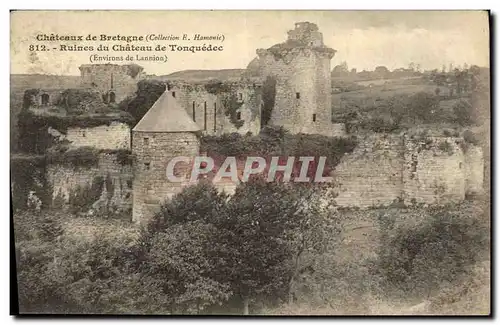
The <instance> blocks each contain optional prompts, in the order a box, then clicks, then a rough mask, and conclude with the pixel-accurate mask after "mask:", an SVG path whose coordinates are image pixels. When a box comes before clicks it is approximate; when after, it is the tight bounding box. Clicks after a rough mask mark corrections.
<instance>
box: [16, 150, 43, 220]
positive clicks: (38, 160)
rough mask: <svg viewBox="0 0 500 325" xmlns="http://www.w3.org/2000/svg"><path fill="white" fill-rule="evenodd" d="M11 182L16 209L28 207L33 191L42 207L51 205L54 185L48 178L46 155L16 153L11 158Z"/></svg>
mask: <svg viewBox="0 0 500 325" xmlns="http://www.w3.org/2000/svg"><path fill="white" fill-rule="evenodd" d="M10 162H11V164H10V183H11V191H12V192H11V193H12V195H11V197H12V206H13V208H14V210H17V209H21V210H23V209H26V208H27V207H28V205H27V203H28V197H29V195H30V192H33V194H34V195H35V196H37V197H38V198H39V199H40V200H41V202H42V207H43V208H45V207H49V206H50V205H51V200H52V187H51V185H50V184H49V182H48V181H47V179H46V176H45V175H46V168H47V161H46V159H45V157H44V156H34V155H14V156H12V157H11V160H10Z"/></svg>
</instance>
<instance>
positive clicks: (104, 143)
mask: <svg viewBox="0 0 500 325" xmlns="http://www.w3.org/2000/svg"><path fill="white" fill-rule="evenodd" d="M130 135H131V132H130V126H129V125H128V124H125V123H120V122H111V124H110V125H100V126H96V127H92V128H81V127H70V128H68V130H67V133H66V135H65V136H63V137H62V138H63V139H66V140H68V141H70V142H71V145H72V146H76V147H84V146H91V147H94V148H97V149H130Z"/></svg>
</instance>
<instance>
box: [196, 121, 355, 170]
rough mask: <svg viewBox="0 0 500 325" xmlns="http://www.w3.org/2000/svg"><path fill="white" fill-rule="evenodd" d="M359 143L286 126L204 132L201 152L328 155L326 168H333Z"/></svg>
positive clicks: (224, 154) (234, 154)
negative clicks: (296, 131)
mask: <svg viewBox="0 0 500 325" xmlns="http://www.w3.org/2000/svg"><path fill="white" fill-rule="evenodd" d="M356 145H357V141H356V139H355V138H331V137H327V136H321V135H313V134H290V133H288V132H287V131H286V130H284V129H283V128H275V127H266V128H264V129H263V130H262V132H261V133H260V134H258V135H254V136H242V135H240V134H238V133H232V134H224V135H222V136H204V137H203V138H202V139H201V147H200V151H201V152H207V154H208V155H210V156H211V155H213V156H235V157H240V158H244V157H248V156H255V155H259V156H261V157H270V156H296V157H298V156H311V157H321V156H324V157H326V166H325V169H326V170H328V169H330V170H332V169H333V168H335V166H336V165H337V164H338V163H339V162H340V160H341V158H342V157H343V156H344V154H345V153H349V152H352V151H353V150H354V148H355V147H356Z"/></svg>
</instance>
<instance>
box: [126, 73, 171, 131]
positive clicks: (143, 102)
mask: <svg viewBox="0 0 500 325" xmlns="http://www.w3.org/2000/svg"><path fill="white" fill-rule="evenodd" d="M166 88H167V86H166V84H165V83H164V82H162V81H159V80H141V81H139V82H138V83H137V92H136V94H135V97H131V98H126V99H124V100H123V101H122V102H121V103H120V104H119V107H120V109H122V110H124V111H127V112H129V113H130V115H132V116H133V117H134V118H135V120H136V122H139V121H140V120H141V119H142V117H143V116H144V115H145V114H146V113H147V112H148V110H149V109H150V108H151V106H153V104H154V103H155V102H156V101H157V100H158V98H160V96H161V95H162V94H163V93H164V92H165V90H166Z"/></svg>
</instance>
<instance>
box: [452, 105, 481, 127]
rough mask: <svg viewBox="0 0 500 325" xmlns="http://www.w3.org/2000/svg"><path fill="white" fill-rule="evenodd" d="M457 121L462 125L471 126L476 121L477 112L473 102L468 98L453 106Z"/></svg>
mask: <svg viewBox="0 0 500 325" xmlns="http://www.w3.org/2000/svg"><path fill="white" fill-rule="evenodd" d="M453 113H454V114H455V121H456V123H458V124H460V125H461V126H469V125H473V124H475V123H476V113H475V110H474V108H473V107H472V104H471V103H470V102H468V101H466V100H461V101H459V102H458V103H456V104H455V105H454V106H453Z"/></svg>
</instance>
